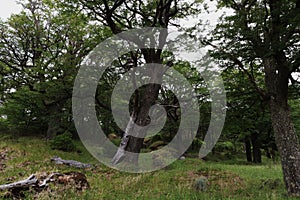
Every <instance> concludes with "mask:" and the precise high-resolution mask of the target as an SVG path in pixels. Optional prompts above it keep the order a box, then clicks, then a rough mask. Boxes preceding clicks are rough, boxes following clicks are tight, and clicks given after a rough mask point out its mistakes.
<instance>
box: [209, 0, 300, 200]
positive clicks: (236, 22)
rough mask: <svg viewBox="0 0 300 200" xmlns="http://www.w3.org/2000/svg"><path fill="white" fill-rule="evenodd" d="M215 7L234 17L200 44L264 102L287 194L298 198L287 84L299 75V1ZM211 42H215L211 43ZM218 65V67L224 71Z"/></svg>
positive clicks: (231, 1) (299, 155)
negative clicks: (235, 71) (243, 76)
mask: <svg viewBox="0 0 300 200" xmlns="http://www.w3.org/2000/svg"><path fill="white" fill-rule="evenodd" d="M219 6H221V7H226V8H230V9H232V10H233V11H234V13H233V14H232V15H230V16H226V17H225V18H224V19H223V21H222V22H221V23H220V24H219V25H218V26H217V28H216V29H215V30H214V32H213V35H214V36H213V38H210V39H207V40H206V41H204V42H205V43H206V44H210V45H211V46H213V47H214V48H215V50H216V51H215V53H214V56H215V57H216V58H218V59H219V60H223V62H222V64H224V65H226V66H231V67H235V68H237V69H238V70H240V71H242V72H243V73H245V74H246V76H247V77H248V80H249V81H250V83H251V84H252V85H253V87H254V88H255V90H256V92H257V93H258V94H259V95H260V96H261V98H262V99H263V100H264V101H265V102H267V103H268V105H269V109H270V115H271V121H272V127H273V130H274V134H275V140H276V144H277V147H278V150H279V153H280V156H281V164H282V169H283V175H284V182H285V185H286V189H287V192H288V194H289V195H298V196H299V195H300V181H299V180H300V168H299V166H300V152H299V142H298V138H297V135H296V132H295V128H294V125H293V123H292V120H291V117H290V109H289V105H288V99H289V89H288V87H289V80H290V82H291V83H294V82H295V80H294V79H293V76H292V73H294V72H297V71H299V65H300V52H299V38H300V33H299V31H300V30H299V25H300V2H299V1H298V0H297V1H296V0H293V1H287V0H269V1H268V0H265V1H256V0H241V1H235V0H222V1H219ZM212 41H214V42H212ZM224 65H223V66H224ZM255 66H259V69H258V70H260V71H261V72H262V73H263V74H264V84H263V85H264V87H260V84H261V83H259V80H257V79H256V77H255V76H254V75H253V73H252V72H253V70H255V69H254V67H255Z"/></svg>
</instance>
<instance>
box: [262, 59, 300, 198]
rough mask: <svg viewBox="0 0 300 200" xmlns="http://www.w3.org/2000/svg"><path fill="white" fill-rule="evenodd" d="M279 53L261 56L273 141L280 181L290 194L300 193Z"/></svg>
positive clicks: (299, 159)
mask: <svg viewBox="0 0 300 200" xmlns="http://www.w3.org/2000/svg"><path fill="white" fill-rule="evenodd" d="M281 55H283V54H279V55H277V56H276V57H275V56H274V57H269V58H266V59H265V60H264V69H265V73H266V76H265V81H266V86H267V90H268V92H269V95H270V100H269V105H270V113H271V120H272V126H273V129H274V135H275V141H276V144H277V147H278V150H279V153H280V157H281V164H282V170H283V176H284V182H285V185H286V188H287V192H288V194H289V195H291V196H300V151H299V142H298V137H297V135H296V131H295V128H294V125H293V123H292V120H291V116H290V110H289V106H288V75H289V68H288V67H287V66H285V60H284V57H283V56H281Z"/></svg>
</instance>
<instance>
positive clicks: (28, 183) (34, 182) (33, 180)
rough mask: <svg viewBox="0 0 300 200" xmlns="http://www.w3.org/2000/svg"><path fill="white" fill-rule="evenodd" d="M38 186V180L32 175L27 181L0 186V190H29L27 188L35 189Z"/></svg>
mask: <svg viewBox="0 0 300 200" xmlns="http://www.w3.org/2000/svg"><path fill="white" fill-rule="evenodd" d="M37 184H38V179H37V178H36V176H35V175H34V174H32V175H30V176H29V177H28V178H27V179H25V180H22V181H18V182H14V183H10V184H5V185H0V190H7V189H13V188H20V189H21V188H29V187H33V186H34V187H36V186H37Z"/></svg>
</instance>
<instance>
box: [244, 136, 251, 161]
mask: <svg viewBox="0 0 300 200" xmlns="http://www.w3.org/2000/svg"><path fill="white" fill-rule="evenodd" d="M245 150H246V157H247V161H248V162H252V154H251V142H250V139H249V137H246V138H245Z"/></svg>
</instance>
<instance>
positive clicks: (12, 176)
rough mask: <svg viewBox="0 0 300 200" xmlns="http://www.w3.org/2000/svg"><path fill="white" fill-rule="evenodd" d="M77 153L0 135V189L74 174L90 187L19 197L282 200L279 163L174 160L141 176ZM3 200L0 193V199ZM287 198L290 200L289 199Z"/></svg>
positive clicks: (52, 188) (81, 151)
mask: <svg viewBox="0 0 300 200" xmlns="http://www.w3.org/2000/svg"><path fill="white" fill-rule="evenodd" d="M76 145H77V149H78V151H76V152H71V153H70V152H62V151H58V150H52V149H51V148H50V145H49V143H48V142H47V141H45V140H42V139H39V138H35V137H19V138H17V139H16V138H15V139H14V138H11V137H10V136H7V135H0V174H1V176H0V185H2V184H7V183H11V182H15V181H19V180H24V179H26V178H28V177H29V176H30V175H31V174H37V176H38V175H39V174H50V173H52V172H60V173H65V172H71V171H77V172H81V173H83V174H85V176H86V177H87V180H88V182H89V185H90V188H87V189H83V190H78V189H76V188H75V187H72V186H68V185H64V184H54V183H50V185H49V188H47V189H44V190H42V191H39V192H38V193H36V192H35V191H31V190H29V191H25V192H23V195H24V196H23V199H72V200H73V199H95V200H96V199H97V200H99V199H108V200H111V199H118V200H121V199H128V200H129V199H130V200H131V199H153V200H154V199H155V200H157V199H171V200H175V199H178V200H179V199H180V200H181V199H184V200H188V199H204V200H206V199H239V200H240V199H251V200H253V199H263V200H267V199H287V196H286V192H285V189H284V183H283V180H282V171H281V166H280V165H279V164H274V163H273V162H271V161H269V160H267V159H264V160H263V164H259V165H255V164H247V163H246V162H244V161H243V160H242V159H237V158H235V159H231V160H224V161H219V162H216V161H203V160H200V159H198V158H186V159H185V160H178V161H176V162H174V163H173V164H172V165H170V166H168V167H167V168H165V169H163V170H160V171H156V172H151V173H145V174H130V173H125V172H119V171H116V170H114V169H110V168H108V167H106V166H104V165H102V164H100V163H99V162H98V161H97V160H96V159H94V158H93V157H92V156H91V155H90V154H89V153H88V152H87V151H86V150H85V148H84V147H83V146H82V145H81V143H80V142H79V141H78V142H76ZM54 156H59V157H61V158H62V159H71V160H77V161H80V162H84V163H92V164H95V167H92V168H88V169H77V168H74V167H70V166H66V165H56V164H54V163H52V162H51V158H53V157H54ZM201 177H202V178H203V177H205V178H206V179H207V180H208V182H207V185H208V186H207V189H206V190H205V191H199V190H196V189H195V187H194V184H195V181H196V180H197V179H199V178H201ZM5 197H7V198H11V197H9V192H8V191H0V199H4V198H5ZM290 199H293V198H290Z"/></svg>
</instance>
